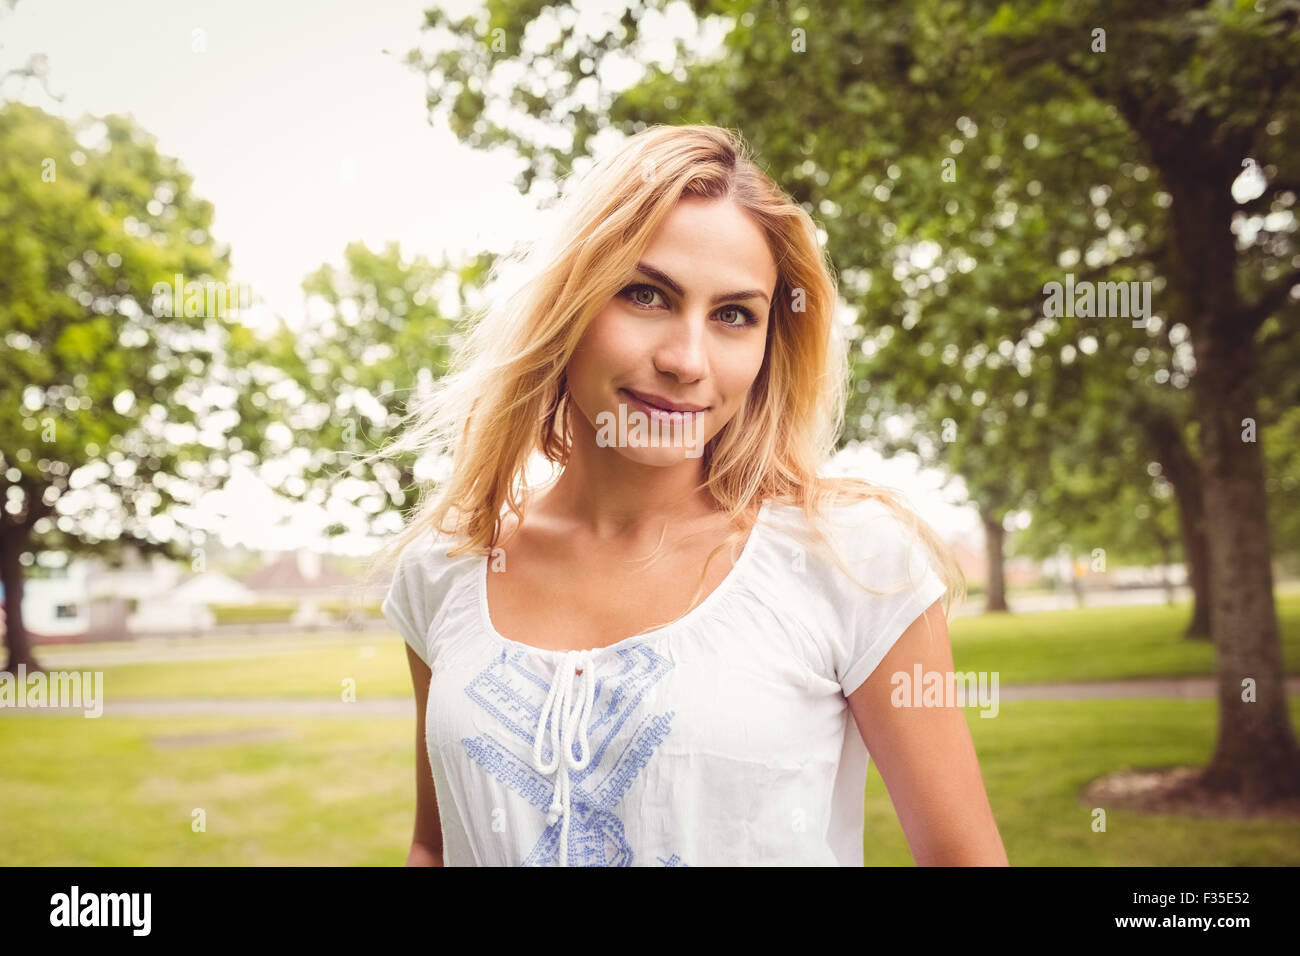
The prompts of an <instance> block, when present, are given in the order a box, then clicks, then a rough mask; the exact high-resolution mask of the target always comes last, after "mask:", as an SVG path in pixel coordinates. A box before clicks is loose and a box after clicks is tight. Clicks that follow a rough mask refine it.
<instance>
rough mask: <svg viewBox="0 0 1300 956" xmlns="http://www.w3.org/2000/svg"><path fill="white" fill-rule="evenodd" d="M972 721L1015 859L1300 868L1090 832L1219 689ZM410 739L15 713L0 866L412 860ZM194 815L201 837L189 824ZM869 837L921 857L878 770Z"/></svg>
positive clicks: (883, 852)
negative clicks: (1203, 695) (1116, 781)
mask: <svg viewBox="0 0 1300 956" xmlns="http://www.w3.org/2000/svg"><path fill="white" fill-rule="evenodd" d="M1292 716H1293V719H1295V718H1297V717H1300V698H1296V699H1293V701H1292ZM968 721H969V724H970V727H971V733H972V735H973V737H974V739H975V746H976V749H977V751H978V753H979V756H980V766H981V770H982V772H983V775H984V781H985V784H986V786H987V788H988V792H989V799H990V802H991V803H992V806H993V811H994V815H995V817H996V818H997V821H998V825H999V829H1000V831H1001V833H1002V838H1003V841H1004V843H1005V844H1006V847H1007V853H1008V856H1009V858H1010V860H1011V862H1012V863H1013V864H1015V865H1062V866H1127V865H1155V866H1188V865H1274V866H1296V865H1300V823H1283V822H1277V821H1250V822H1223V821H1216V820H1188V819H1183V818H1176V817H1168V816H1143V815H1139V814H1135V813H1128V812H1124V811H1119V810H1115V811H1111V812H1110V813H1109V814H1108V818H1107V829H1106V832H1105V833H1094V832H1093V831H1092V815H1091V810H1092V808H1091V807H1088V806H1084V805H1083V804H1081V803H1080V802H1079V800H1078V796H1077V795H1078V793H1079V790H1080V788H1081V787H1083V786H1084V785H1085V784H1086V783H1087V782H1088V781H1089V780H1091V779H1093V778H1094V777H1097V776H1100V775H1102V774H1104V773H1108V772H1110V771H1112V770H1115V769H1119V768H1123V767H1145V766H1160V765H1166V764H1187V763H1199V762H1203V761H1205V760H1206V759H1207V758H1208V757H1209V754H1210V749H1211V745H1212V743H1213V739H1214V705H1213V702H1212V701H1173V700H1124V701H1069V702H1051V701H1027V702H1017V703H1004V704H1003V705H1002V708H1001V712H1000V714H999V715H998V718H996V719H993V720H988V719H983V718H980V717H979V716H978V713H977V712H976V711H973V710H972V711H968ZM241 734H242V735H246V737H245V739H239V738H238V735H241ZM205 735H212V736H205ZM412 737H413V734H412V724H411V722H410V721H406V720H394V719H389V718H366V717H349V718H337V719H320V720H308V719H303V718H281V717H274V718H271V717H267V718H251V717H250V718H239V719H217V718H184V719H176V718H169V719H157V718H122V717H119V718H107V717H105V718H101V719H98V720H85V719H83V718H80V717H72V716H63V715H58V716H55V715H34V714H21V715H18V714H15V715H11V716H7V717H6V718H4V719H0V753H3V754H4V760H5V780H4V785H3V793H4V809H5V812H4V813H3V814H0V861H2V862H3V863H4V864H5V865H10V866H24V865H78V866H80V865H85V866H110V865H111V866H140V865H157V866H228V865H243V864H257V865H326V866H329V865H349V866H369V865H391V866H396V865H401V864H402V863H403V862H404V861H405V859H406V851H407V847H408V845H409V841H410V837H411V826H412V822H413V815H414V779H413V778H414V767H415V757H414V749H413V748H414V742H413V739H412ZM195 809H202V810H203V811H204V813H205V814H206V831H204V832H195V831H194V830H193V829H192V820H193V819H194V816H193V814H194V811H195ZM865 846H866V861H867V863H868V865H880V866H907V865H910V864H911V855H910V854H909V852H908V850H907V845H906V842H905V841H904V839H903V835H902V831H901V829H900V828H899V824H898V821H897V818H896V817H895V816H894V811H893V808H892V805H891V804H890V801H889V796H888V794H887V793H886V792H885V789H884V786H883V784H882V783H881V780H880V778H879V776H878V775H877V774H876V772H875V769H874V767H873V768H872V770H871V772H870V775H869V777H868V783H867V819H866V831H865Z"/></svg>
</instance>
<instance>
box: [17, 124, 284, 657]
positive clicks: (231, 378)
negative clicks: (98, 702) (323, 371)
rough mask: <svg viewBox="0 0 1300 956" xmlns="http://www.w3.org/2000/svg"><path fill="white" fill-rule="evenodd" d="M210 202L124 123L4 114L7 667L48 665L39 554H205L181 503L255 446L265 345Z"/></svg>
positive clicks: (258, 439) (191, 556)
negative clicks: (240, 308) (218, 238)
mask: <svg viewBox="0 0 1300 956" xmlns="http://www.w3.org/2000/svg"><path fill="white" fill-rule="evenodd" d="M212 213H213V208H212V205H211V204H210V203H208V202H206V201H205V200H202V199H198V198H196V197H194V196H193V195H191V179H190V177H189V176H188V175H187V174H186V173H185V172H184V170H183V169H182V168H181V166H180V164H179V163H178V162H177V161H176V160H174V159H171V158H170V157H166V156H163V155H160V154H159V153H158V152H157V150H156V148H155V145H154V141H153V139H152V137H150V136H149V135H148V134H147V133H145V132H144V131H142V130H140V129H139V128H137V127H136V126H135V125H134V124H133V122H132V121H131V120H130V119H129V118H126V117H120V116H106V117H103V118H102V119H100V120H94V119H90V120H87V121H83V122H81V123H80V124H77V125H70V124H69V123H67V122H66V121H64V120H63V119H60V118H58V117H55V116H52V115H49V114H47V113H45V112H43V111H42V110H39V109H36V108H33V107H29V106H24V105H22V104H19V103H8V104H6V105H5V106H4V107H3V108H2V109H0V336H3V340H4V349H3V351H0V363H3V374H2V375H0V490H2V491H3V495H4V503H5V506H4V509H3V512H0V579H2V580H3V583H4V589H5V610H6V615H7V621H6V643H7V646H8V650H9V655H8V663H7V668H8V669H11V670H12V669H13V668H15V667H17V665H19V664H25V665H26V666H27V667H28V668H29V669H36V668H38V667H39V662H38V661H37V660H36V659H35V657H34V655H33V653H32V648H31V645H30V641H29V639H28V636H27V631H26V627H25V625H24V622H23V615H22V595H23V580H24V574H25V569H26V568H27V567H30V566H31V564H32V563H33V562H34V560H35V556H36V555H37V554H38V553H39V552H41V551H43V550H47V549H57V550H69V551H81V552H95V553H100V554H110V555H111V554H113V553H114V552H115V551H116V550H117V549H118V548H120V547H121V546H122V545H123V544H131V545H134V546H136V547H138V548H140V549H142V550H146V551H156V552H161V553H166V554H170V555H173V556H176V555H183V556H184V557H185V558H186V559H193V560H195V561H201V560H202V552H201V551H199V552H197V553H196V552H194V551H193V550H192V547H193V546H195V545H201V544H202V539H201V537H194V538H191V539H190V540H188V541H186V540H183V539H184V538H185V537H186V536H185V535H184V533H183V529H182V528H181V527H179V526H178V524H177V522H176V520H175V518H174V517H173V515H172V514H171V513H170V512H171V510H172V508H173V507H174V506H186V505H192V504H194V503H195V502H197V501H198V499H199V498H200V497H201V496H202V495H203V494H204V493H205V491H208V490H211V489H213V488H215V487H217V486H219V485H220V483H221V481H222V480H224V476H226V475H228V474H229V469H230V464H231V463H232V462H233V461H236V460H239V459H245V460H250V459H255V458H256V456H257V452H258V449H259V447H260V443H261V437H260V436H261V432H262V424H261V422H260V411H259V409H258V405H257V403H258V401H259V398H260V396H259V392H258V391H257V390H256V389H255V388H251V387H250V380H249V367H250V365H252V364H253V355H254V354H255V353H256V351H257V349H256V343H255V340H254V338H253V336H252V335H251V333H250V332H249V330H248V329H247V328H245V327H244V326H242V325H240V324H238V323H237V322H235V321H234V320H233V319H232V318H230V317H229V314H228V313H229V312H230V311H231V310H230V309H229V308H228V305H229V301H228V299H226V297H225V293H226V292H229V291H231V289H230V287H229V286H228V285H219V284H218V283H219V282H220V280H221V279H223V278H224V276H226V274H227V270H228V262H227V259H228V253H227V252H225V251H218V249H217V248H216V246H215V244H214V240H213V237H212V235H211V232H210V226H211V221H212ZM178 276H179V277H181V278H180V281H179V282H178V281H177V277H178ZM204 282H207V283H208V284H207V285H206V286H204V285H202V283H204ZM178 290H179V293H180V295H179V298H178V297H177V295H176V293H177V291H178ZM237 291H238V290H237ZM218 292H221V293H222V294H221V295H220V296H218V295H217V294H216V293H218ZM209 293H211V294H209ZM246 297H247V296H246V295H245V298H246Z"/></svg>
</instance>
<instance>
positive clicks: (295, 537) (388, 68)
mask: <svg viewBox="0 0 1300 956" xmlns="http://www.w3.org/2000/svg"><path fill="white" fill-rule="evenodd" d="M8 2H9V0H0V3H4V4H6V5H7V4H8ZM429 5H430V4H429V3H428V0H381V2H361V0H312V2H306V0H277V2H266V0H260V2H252V0H222V2H210V3H202V2H193V0H122V2H117V3H111V4H109V3H98V2H91V0H76V2H72V0H19V2H18V4H17V7H16V8H15V9H14V10H13V11H12V12H8V13H6V14H4V15H3V17H0V74H4V73H6V72H7V71H8V70H11V69H14V68H17V67H21V66H23V65H24V64H26V63H27V60H28V57H29V56H30V55H31V54H33V53H44V54H46V55H47V57H48V68H49V75H48V87H49V90H50V91H51V92H52V93H53V94H56V95H61V96H63V97H64V99H63V101H62V102H61V103H60V102H56V101H54V100H53V99H51V98H50V97H49V96H46V95H45V94H44V93H42V92H41V90H40V88H39V86H38V85H37V84H35V83H32V82H28V83H27V84H26V85H25V86H21V87H20V86H19V85H18V84H16V83H15V82H14V81H13V80H10V81H8V82H6V83H5V85H4V87H3V93H4V95H5V96H6V97H12V96H19V98H21V99H24V100H26V101H27V102H30V103H33V104H35V105H38V106H41V107H42V108H43V109H46V110H48V111H50V112H55V113H59V114H62V115H65V116H68V117H69V118H74V117H77V116H80V115H82V114H83V113H94V114H104V113H127V114H131V115H132V116H133V117H134V118H135V120H136V121H137V122H138V123H139V124H140V125H141V126H143V127H144V128H145V129H147V130H149V131H150V132H151V133H152V134H153V135H154V136H156V137H157V139H158V147H159V149H160V150H161V151H162V152H163V153H166V154H169V155H172V156H175V157H177V158H179V160H180V161H181V163H182V164H183V165H184V167H185V168H186V169H187V170H188V171H189V172H190V173H191V174H192V175H193V177H194V191H195V193H196V194H197V195H199V196H202V197H204V198H206V199H208V200H210V201H211V202H212V203H213V204H214V205H215V207H216V215H215V220H214V224H213V231H214V233H215V235H216V237H217V239H218V240H219V241H220V242H222V243H225V244H228V245H229V246H230V247H231V260H232V265H233V269H232V276H231V278H232V279H234V280H237V281H243V282H248V283H250V284H251V285H252V286H253V288H254V289H255V290H256V293H257V295H258V297H259V299H260V302H259V304H258V306H257V308H255V309H254V310H252V312H251V316H250V319H251V321H253V322H255V323H256V322H258V321H259V320H261V319H265V318H266V317H268V316H272V315H278V316H283V317H284V318H285V319H286V320H287V321H289V322H290V324H291V325H297V323H298V322H299V321H301V317H302V315H303V313H304V307H303V305H304V304H303V296H302V292H301V288H300V283H301V282H302V279H303V277H304V276H305V275H306V274H307V273H308V272H310V271H312V270H314V269H316V268H317V267H319V266H320V265H321V264H322V263H325V262H339V261H340V260H341V257H342V252H343V249H344V247H345V246H346V245H347V243H348V242H351V241H355V240H361V241H364V242H366V243H367V244H368V245H370V247H371V248H379V247H380V246H382V244H383V243H385V242H388V241H390V240H396V241H398V242H400V243H401V246H402V251H403V254H404V255H405V256H407V257H410V256H412V255H414V254H424V255H426V256H428V257H429V258H430V259H432V260H435V261H436V260H439V259H441V258H443V257H444V255H446V256H450V257H452V258H455V257H457V256H459V255H461V254H464V253H467V252H469V251H471V250H474V249H477V248H489V249H494V250H496V251H504V250H505V249H508V248H509V247H510V246H511V245H512V244H513V243H514V241H515V240H517V239H518V238H519V236H520V231H521V230H530V229H532V228H533V224H534V223H535V222H536V218H535V216H536V214H535V210H534V203H532V202H531V201H529V200H527V199H525V198H524V197H522V196H520V195H519V194H518V192H517V191H516V190H515V188H514V186H513V184H512V180H513V178H514V176H515V173H516V171H517V168H518V161H515V160H511V159H510V158H509V157H506V156H488V155H484V154H482V153H478V152H475V151H473V150H470V149H468V148H466V147H462V146H460V145H459V144H458V143H457V141H456V140H455V138H454V137H453V136H452V135H451V134H450V133H448V132H446V131H445V130H442V129H435V128H433V127H432V126H431V125H430V123H429V121H428V119H427V118H426V107H425V102H424V78H423V76H421V75H420V74H419V73H417V72H415V71H414V70H412V69H411V68H410V67H407V66H405V65H404V64H402V63H401V58H402V56H403V55H404V54H405V53H406V51H407V50H409V49H411V48H413V47H416V46H419V45H421V31H420V24H421V22H422V20H423V16H422V12H423V10H424V9H425V8H426V7H427V6H429ZM445 6H446V7H448V8H450V9H453V10H454V11H464V10H467V9H470V8H472V7H473V6H474V4H472V3H466V2H463V0H459V2H454V3H447V4H445ZM580 6H582V7H584V8H586V7H591V4H582V5H580ZM196 31H201V33H196ZM196 46H201V49H198V50H196V49H195V47H196ZM832 470H834V471H835V472H837V473H852V474H857V475H861V476H863V477H867V478H869V479H871V480H874V481H879V482H881V483H883V484H887V485H890V486H892V487H896V488H900V489H902V490H903V491H904V492H906V493H907V495H908V497H909V499H910V500H911V501H912V503H913V504H914V505H915V506H916V507H917V509H918V510H919V511H920V512H921V513H922V514H923V515H924V517H925V518H926V519H927V520H928V521H930V522H931V523H932V524H933V525H934V526H935V528H936V530H938V531H939V532H940V534H942V535H944V536H945V537H948V538H950V539H955V538H957V537H959V536H960V537H962V538H965V539H967V540H968V542H970V543H977V542H978V540H979V536H978V533H977V532H976V530H975V529H977V528H978V520H977V518H976V516H975V514H974V512H973V510H972V509H970V508H968V507H962V508H957V507H952V506H949V505H947V504H946V503H945V498H947V497H951V496H952V492H949V493H948V494H947V495H941V494H939V493H938V492H937V491H936V490H935V489H936V487H937V485H938V483H939V481H938V478H937V476H922V475H919V474H918V473H917V471H916V469H915V467H914V466H912V465H911V464H910V463H909V462H907V461H902V460H897V461H892V462H882V461H881V460H880V458H879V456H877V455H875V454H873V453H869V452H864V453H861V454H859V455H855V456H846V457H843V458H842V459H841V460H838V461H837V462H836V463H835V464H834V466H833V468H832ZM219 511H224V512H226V513H227V515H228V516H223V517H221V518H219V519H218V518H216V517H215V515H216V514H217V513H218V512H219ZM199 520H200V521H201V522H202V523H204V524H207V525H209V526H210V527H212V529H213V530H214V531H218V532H219V534H220V537H221V538H222V540H223V541H225V542H226V543H228V544H234V543H242V544H244V545H246V546H248V547H253V548H269V549H283V548H298V547H303V546H311V545H313V544H314V543H316V542H317V541H318V531H319V529H320V528H321V527H323V526H324V525H325V524H327V523H328V522H329V520H330V517H329V516H328V515H325V514H324V513H319V512H317V511H316V510H314V509H312V510H309V509H300V510H298V511H297V512H294V513H292V514H290V513H288V512H286V511H284V510H283V509H282V508H277V507H276V506H275V504H274V499H273V496H272V493H271V492H270V490H269V489H266V488H264V487H263V488H258V487H257V486H256V484H255V483H254V482H253V481H252V479H249V478H247V477H246V476H241V477H240V478H239V479H237V482H236V483H232V485H231V487H230V489H229V492H228V493H227V495H226V496H225V498H224V501H213V502H212V510H211V512H210V513H209V514H207V515H206V516H205V517H201V518H200V519H199ZM278 522H279V523H278ZM331 547H332V548H334V549H337V550H346V551H349V552H352V553H361V552H364V551H366V550H369V549H371V548H372V547H373V543H370V542H366V541H363V540H340V541H336V542H334V543H333V544H332V545H331Z"/></svg>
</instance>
